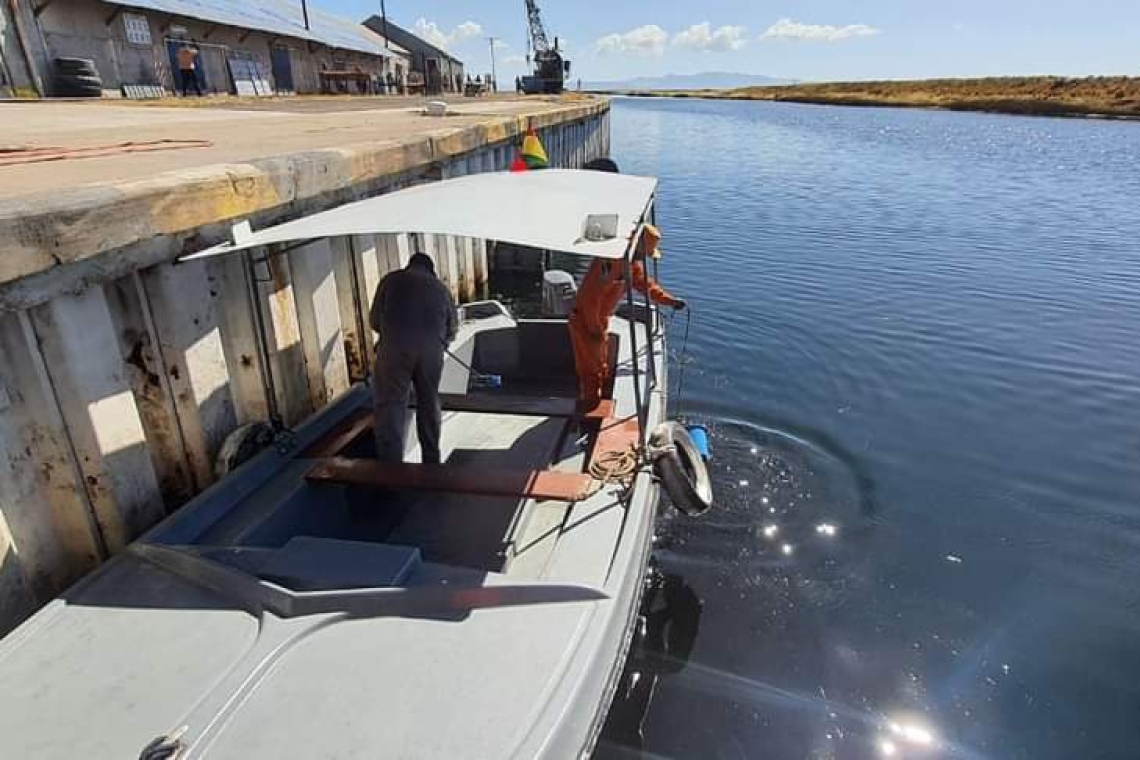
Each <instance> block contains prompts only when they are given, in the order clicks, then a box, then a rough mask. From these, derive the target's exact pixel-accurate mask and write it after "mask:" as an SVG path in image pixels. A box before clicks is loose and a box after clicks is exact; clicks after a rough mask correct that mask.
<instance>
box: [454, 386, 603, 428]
mask: <svg viewBox="0 0 1140 760" xmlns="http://www.w3.org/2000/svg"><path fill="white" fill-rule="evenodd" d="M439 400H440V403H441V404H442V405H443V408H444V410H445V411H448V412H478V413H480V414H517V415H521V416H524V417H578V416H584V417H585V418H586V419H588V420H599V421H601V420H603V419H605V418H607V417H611V416H612V415H613V411H614V402H613V401H612V400H610V399H604V400H603V401H602V402H601V403H600V404H598V406H596V407H595V408H594V409H591V410H590V411H589V412H587V413H586V414H585V415H580V414H579V412H578V409H577V402H576V401H575V400H574V399H571V398H561V397H556V396H512V395H509V394H505V393H504V394H499V393H495V394H491V393H480V394H463V393H441V394H440V396H439Z"/></svg>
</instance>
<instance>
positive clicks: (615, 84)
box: [582, 71, 797, 90]
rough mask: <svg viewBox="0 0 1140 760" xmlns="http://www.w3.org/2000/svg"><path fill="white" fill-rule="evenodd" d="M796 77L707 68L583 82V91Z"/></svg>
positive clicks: (726, 85)
mask: <svg viewBox="0 0 1140 760" xmlns="http://www.w3.org/2000/svg"><path fill="white" fill-rule="evenodd" d="M796 82H797V80H795V79H778V78H776V77H769V76H764V75H763V74H733V73H730V72H727V71H707V72H704V73H702V74H665V75H664V76H658V77H635V78H633V79H622V80H615V81H611V82H583V83H582V89H584V90H730V89H735V88H737V87H758V86H761V85H780V84H796Z"/></svg>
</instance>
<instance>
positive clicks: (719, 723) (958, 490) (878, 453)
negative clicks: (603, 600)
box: [598, 100, 1140, 760]
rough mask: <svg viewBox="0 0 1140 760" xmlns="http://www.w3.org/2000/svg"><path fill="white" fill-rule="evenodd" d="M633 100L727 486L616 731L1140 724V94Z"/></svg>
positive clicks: (1005, 739) (642, 736) (821, 741)
mask: <svg viewBox="0 0 1140 760" xmlns="http://www.w3.org/2000/svg"><path fill="white" fill-rule="evenodd" d="M613 129H614V139H615V143H614V155H615V157H617V158H618V159H619V161H620V162H621V163H622V168H623V170H624V171H627V172H632V173H646V174H654V175H657V176H659V177H660V178H661V180H662V186H661V191H660V218H661V220H662V222H663V225H662V226H663V227H664V229H665V236H666V237H665V240H666V243H667V245H666V246H664V247H665V249H666V251H667V257H666V266H667V270H666V272H667V273H666V275H665V278H664V279H665V280H666V284H667V285H668V286H669V287H670V288H672V289H673V290H674V291H675V292H678V293H680V294H682V295H683V296H684V297H685V298H687V299H688V300H689V302H690V303H691V304H692V305H693V307H694V308H693V313H694V319H693V324H692V333H691V338H690V342H689V354H690V359H691V364H689V365H688V367H687V372H686V380H685V385H686V389H685V397H684V400H683V410H682V411H683V412H684V413H685V414H686V415H687V416H689V417H690V418H694V419H700V420H704V421H709V422H710V423H711V425H712V427H713V429H714V432H715V438H714V441H713V445H714V447H715V449H716V451H715V455H716V462H715V472H714V477H715V481H716V487H717V491H718V496H719V500H720V502H719V505H718V508H717V509H716V511H715V513H713V514H711V515H709V516H707V517H705V518H703V519H700V520H695V521H694V520H685V519H683V518H680V517H673V516H670V517H668V518H667V520H666V522H665V524H664V525H663V526H662V530H661V532H662V535H661V538H660V542H659V551H658V553H657V554H658V561H659V564H660V566H661V569H662V572H663V573H665V574H666V575H667V576H668V582H667V584H666V588H665V591H663V592H662V593H661V594H658V604H657V605H656V607H657V608H658V610H659V612H658V614H657V616H656V617H655V619H654V620H655V622H654V625H653V626H651V628H653V627H654V626H656V629H655V633H652V634H651V639H653V640H654V641H655V643H653V642H651V644H650V645H649V646H648V647H646V651H645V652H643V653H642V655H641V656H640V657H638V658H636V661H635V662H634V663H633V665H632V666H631V670H632V671H637V672H638V673H639V674H640V678H639V680H638V682H637V684H636V686H635V687H633V688H631V689H629V694H628V697H627V698H625V699H624V700H621V701H619V703H618V704H617V706H616V707H615V710H614V712H613V714H612V716H611V721H610V725H609V727H608V729H607V739H606V740H605V741H604V742H603V745H602V747H601V749H600V750H599V752H598V756H600V757H603V758H612V757H638V756H643V757H658V756H664V757H699V758H887V757H895V758H927V757H939V758H943V757H945V758H1000V759H1005V758H1027V759H1032V760H1042V759H1049V758H1064V759H1065V760H1069V759H1074V760H1089V759H1093V758H1129V759H1134V758H1138V757H1140V170H1138V167H1140V124H1123V123H1110V122H1090V121H1065V120H1054V119H1027V118H1016V117H1003V116H991V115H980V114H953V113H938V112H925V111H901V110H874V109H866V110H860V109H846V108H821V107H812V106H797V105H786V104H764V103H716V102H697V101H645V100H635V101H622V102H618V103H616V104H615V107H614V120H613ZM682 324H683V323H682V322H677V323H676V324H675V325H674V331H673V346H672V347H673V348H674V349H679V348H680V343H681V340H680V338H681V333H682V331H681V330H680V329H678V328H680V327H681V326H682ZM675 374H676V371H675ZM665 597H670V602H671V605H670V606H669V607H666V606H665V605H663V603H662V600H663V599H664V598H665ZM662 608H664V609H665V610H666V611H664V612H660V610H661V609H662ZM663 621H664V625H662V624H663ZM690 645H691V646H690ZM690 650H691V651H690ZM625 686H626V687H629V686H630V684H628V683H627V684H626V685H625ZM639 729H640V731H639ZM639 745H640V747H639Z"/></svg>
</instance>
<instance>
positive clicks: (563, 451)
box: [0, 170, 711, 760]
mask: <svg viewBox="0 0 1140 760" xmlns="http://www.w3.org/2000/svg"><path fill="white" fill-rule="evenodd" d="M656 185H657V183H656V181H655V180H654V179H652V178H645V177H634V176H627V175H616V174H606V173H600V172H589V171H570V170H545V171H539V172H527V173H521V174H511V173H501V174H482V175H472V176H467V177H461V178H457V179H452V180H446V181H442V182H434V183H429V184H423V185H417V186H414V187H410V188H407V189H404V190H400V191H397V192H393V193H390V194H386V195H381V196H377V197H374V198H369V199H366V200H363V201H357V202H354V203H349V204H346V205H343V206H340V207H337V208H334V209H331V210H329V211H326V212H323V213H319V214H315V215H312V216H308V217H304V218H301V219H297V220H294V221H290V222H286V223H283V224H280V225H276V226H272V227H267V228H265V229H262V230H258V231H256V232H255V231H253V230H252V229H251V228H250V227H249V225H248V224H242V225H238V226H237V227H235V229H234V231H233V236H232V238H233V239H232V240H230V241H229V242H227V243H224V244H222V245H219V246H215V247H214V248H211V249H208V250H206V251H203V252H201V253H198V254H194V255H193V256H191V257H188V258H198V257H202V256H236V255H248V254H246V252H247V251H250V250H251V249H253V248H255V247H259V246H267V245H278V244H280V245H290V244H296V243H298V242H302V241H309V240H313V239H320V238H327V237H333V236H339V235H350V234H372V233H407V232H414V233H424V234H444V235H460V236H468V237H474V238H482V239H486V240H491V241H497V242H501V243H504V244H510V245H512V246H516V247H518V248H520V249H522V250H530V251H533V252H534V253H535V255H536V256H540V255H541V254H543V253H545V252H550V251H557V252H561V253H565V254H576V255H580V256H587V257H601V258H606V259H610V260H613V261H614V262H615V265H618V266H621V265H624V266H627V267H628V266H629V264H630V261H631V255H632V251H633V249H634V246H635V245H636V241H637V239H638V236H639V235H640V232H641V230H642V228H643V226H644V225H645V224H646V223H648V222H649V221H650V220H651V219H652V215H653V213H654V198H655V192H656ZM627 279H628V278H627ZM461 316H462V320H461V326H460V329H459V331H458V334H457V336H456V338H455V340H454V341H453V342H452V344H451V345H450V347H449V353H448V358H447V364H446V367H445V371H444V376H443V381H442V384H441V397H442V401H443V407H444V424H443V442H444V451H443V456H444V462H443V464H441V465H436V466H432V465H424V464H419V463H417V459H418V450H417V447H416V444H415V442H414V441H409V443H408V447H407V463H405V464H391V463H380V462H377V461H375V460H374V459H372V458H371V447H372V436H371V422H372V418H371V409H370V406H371V396H370V389H369V387H368V385H367V383H366V382H365V383H361V384H358V385H356V386H354V387H353V388H352V389H350V390H349V391H348V392H347V393H346V394H344V395H343V396H342V397H341V398H339V399H337V400H335V401H334V402H332V403H331V404H330V405H329V406H327V407H325V408H324V409H323V410H321V411H320V412H318V413H317V414H316V415H315V416H313V417H312V418H310V419H309V420H308V421H306V422H305V423H304V424H302V425H300V426H299V427H297V428H296V429H295V430H285V429H282V428H280V426H278V428H277V429H275V430H274V431H273V436H272V439H273V442H272V445H269V446H267V447H265V448H263V449H262V450H260V451H258V452H256V453H254V454H253V455H252V456H249V457H248V458H247V459H246V461H244V462H242V463H240V465H239V466H236V467H235V468H234V469H233V471H232V472H230V473H229V474H228V475H227V476H226V477H224V478H223V479H221V480H219V481H218V482H217V483H216V484H215V485H213V486H212V487H211V488H209V489H208V490H207V491H205V492H204V493H202V494H201V495H199V496H198V497H196V498H195V499H194V500H192V501H191V502H190V503H189V504H187V505H186V506H184V507H183V508H182V509H180V510H179V511H178V512H176V513H175V514H173V515H172V516H171V517H169V518H167V519H166V520H165V521H163V522H162V523H160V524H159V525H157V526H156V527H155V528H153V529H152V530H150V531H149V532H147V533H146V534H144V535H143V536H142V537H140V538H139V539H138V540H137V541H135V542H134V543H133V544H131V545H130V546H129V547H128V548H127V549H126V550H125V551H123V552H122V553H121V554H120V555H119V556H116V557H115V558H113V559H112V560H110V561H109V562H107V563H106V564H104V565H103V566H102V567H101V568H99V569H98V570H96V571H95V572H93V573H92V574H91V575H89V576H88V577H87V578H85V579H84V580H82V581H81V582H80V583H79V584H77V585H76V586H74V587H73V588H71V589H70V590H68V591H67V592H65V593H64V594H63V595H62V596H61V597H59V598H57V599H56V600H54V601H52V602H51V603H49V604H48V605H47V606H46V607H44V608H43V609H42V610H40V611H39V612H37V613H36V614H35V615H34V616H33V617H32V618H30V619H29V620H28V621H26V622H25V623H24V624H23V625H21V626H20V627H19V628H17V629H16V630H15V631H14V632H13V633H11V634H10V635H9V636H7V637H6V638H5V639H3V640H2V641H0V681H2V682H3V684H4V688H3V689H2V690H0V756H2V757H12V758H17V757H19V758H36V760H56V759H57V758H59V759H62V758H68V759H69V760H70V758H73V757H76V756H82V757H92V758H135V757H138V758H144V759H145V760H170V759H172V758H177V759H178V760H191V759H196V758H235V757H240V758H243V759H245V760H255V759H261V758H264V759H265V760H269V759H273V760H277V759H279V758H287V757H288V758H293V757H295V758H317V757H321V758H350V757H351V758H356V757H392V758H458V757H462V758H495V759H496V760H498V759H501V758H571V757H587V756H589V754H590V753H591V751H592V749H593V747H594V746H595V742H596V741H597V739H598V736H599V732H600V730H601V728H602V725H603V723H604V720H605V716H606V713H607V709H608V706H609V704H610V701H611V699H612V697H613V694H614V690H615V688H616V686H617V684H618V681H619V678H620V675H621V673H622V667H623V663H624V661H625V659H626V656H627V654H628V651H629V647H630V642H631V638H632V636H633V634H634V631H635V628H636V625H635V623H636V621H637V617H638V608H639V601H640V599H641V595H642V591H643V582H644V579H645V574H646V568H647V563H648V558H649V554H650V548H651V545H652V537H653V532H654V523H655V520H656V519H657V514H658V508H659V505H658V501H659V495H660V491H661V489H662V488H663V486H662V483H663V482H664V483H666V484H669V483H676V482H677V479H678V477H679V476H680V477H681V481H683V483H682V485H681V486H669V487H670V488H671V489H675V490H676V489H683V488H692V489H696V490H695V491H694V493H696V495H697V497H698V498H699V499H702V500H704V501H706V502H707V501H711V493H710V492H708V490H707V473H704V472H703V469H702V468H703V465H702V464H701V460H700V452H699V451H698V450H696V449H694V448H693V445H692V441H691V439H689V438H688V436H687V435H686V434H685V431H684V428H682V427H680V426H679V425H677V424H676V423H670V422H669V421H668V420H667V418H666V408H667V377H666V371H667V362H666V342H665V330H664V326H663V321H662V318H661V316H660V315H659V314H658V312H657V310H656V308H655V307H654V306H652V305H651V304H645V303H638V302H636V301H635V299H634V298H633V294H632V291H631V292H630V293H629V297H628V298H627V300H626V303H625V305H624V307H623V309H622V310H620V311H619V313H618V314H617V315H616V316H614V318H613V319H612V321H611V323H610V334H611V347H612V350H611V355H612V357H613V361H614V368H615V372H614V373H613V381H612V388H611V389H610V391H609V393H607V395H606V398H604V399H603V401H602V402H601V403H600V404H598V405H597V406H596V407H594V408H592V409H583V408H581V405H580V404H578V403H576V399H575V396H576V383H575V376H574V365H573V355H572V351H571V346H570V342H569V337H568V331H567V328H566V319H565V317H561V318H538V319H521V318H517V317H516V316H514V314H513V313H512V311H511V310H510V309H509V308H508V307H507V306H505V305H504V304H502V303H500V302H498V301H484V302H478V303H473V304H467V305H465V306H463V307H461ZM488 376H495V377H498V378H500V380H501V382H499V383H496V384H495V385H494V386H491V385H488V384H482V383H479V382H477V381H478V380H479V378H480V377H488ZM413 413H414V409H409V414H413ZM661 476H665V477H661ZM702 478H703V480H702ZM671 495H672V496H673V497H674V500H675V501H684V500H686V499H691V497H692V494H689V495H686V494H685V493H682V491H681V490H677V491H676V493H671ZM690 506H692V505H690ZM696 506H697V507H698V508H697V509H695V510H690V511H700V509H699V507H701V506H702V505H701V504H697V505H696ZM704 506H707V505H704Z"/></svg>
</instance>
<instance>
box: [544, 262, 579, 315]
mask: <svg viewBox="0 0 1140 760" xmlns="http://www.w3.org/2000/svg"><path fill="white" fill-rule="evenodd" d="M577 297H578V284H577V283H576V282H574V276H573V275H571V274H570V273H569V272H564V271H562V270H561V269H551V270H549V271H547V272H546V273H545V274H543V275H542V315H543V316H544V317H568V316H570V312H571V311H573V310H574V301H575V300H576V299H577Z"/></svg>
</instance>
